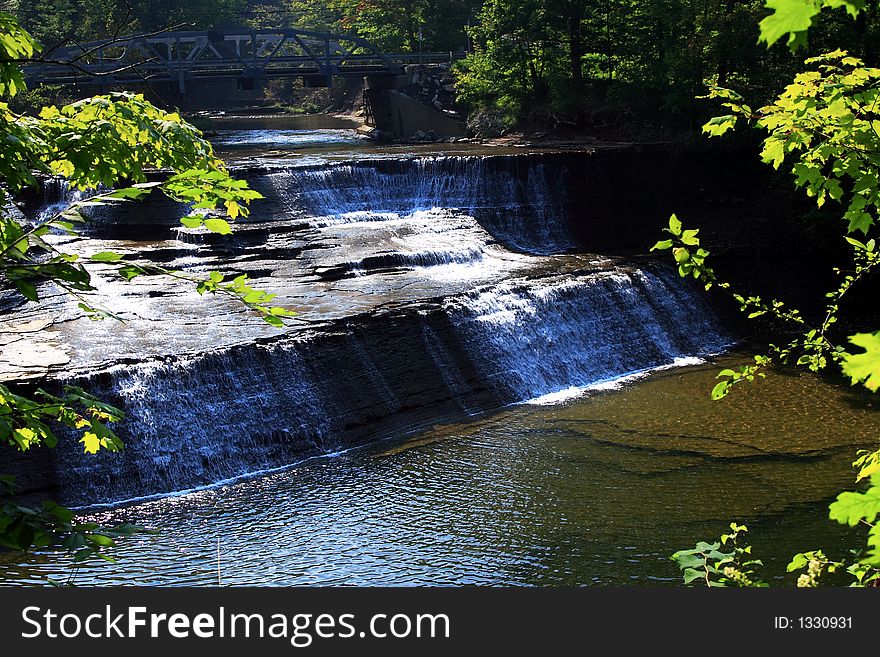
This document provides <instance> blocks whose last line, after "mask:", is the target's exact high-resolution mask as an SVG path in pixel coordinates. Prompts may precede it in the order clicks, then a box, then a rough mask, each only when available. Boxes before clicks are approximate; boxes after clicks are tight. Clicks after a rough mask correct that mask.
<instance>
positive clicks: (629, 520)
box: [0, 359, 880, 585]
mask: <svg viewBox="0 0 880 657" xmlns="http://www.w3.org/2000/svg"><path fill="white" fill-rule="evenodd" d="M733 362H735V361H732V360H729V359H725V361H724V362H723V363H720V364H716V365H703V366H696V367H692V368H688V369H678V370H669V371H664V372H658V373H655V374H653V375H651V376H650V377H648V378H647V379H644V380H642V381H638V382H636V383H634V384H633V385H631V386H628V387H625V388H623V389H622V390H613V391H604V392H594V393H591V395H590V396H586V397H581V398H579V399H576V400H571V401H569V402H568V403H565V404H559V405H554V406H533V405H523V406H518V407H514V408H511V409H508V410H507V411H505V412H503V413H501V414H496V415H493V416H492V417H488V418H482V419H478V420H475V421H473V422H471V423H468V424H459V425H453V426H444V427H437V428H435V429H434V430H433V431H431V432H429V433H426V434H423V435H421V436H419V437H418V438H417V439H415V440H413V441H410V442H407V443H404V444H399V445H395V446H390V447H389V445H388V443H386V444H385V445H384V446H379V447H375V448H373V449H372V450H367V451H360V452H350V453H348V454H344V455H342V456H338V457H335V458H330V459H320V460H315V461H311V462H308V463H306V464H303V465H301V466H298V467H295V468H292V469H290V470H287V471H284V472H279V473H274V474H270V475H266V476H263V477H259V478H254V479H251V480H249V481H244V482H240V483H237V484H234V485H229V486H224V487H221V488H217V489H213V490H207V491H200V492H196V493H192V494H189V495H184V496H181V497H176V498H169V499H163V500H156V501H152V502H148V503H143V504H140V505H136V506H131V507H128V508H125V509H118V510H115V511H112V512H108V513H105V514H102V515H101V516H99V517H100V518H101V519H102V520H104V521H113V520H126V521H131V522H137V523H143V524H146V525H148V526H150V527H153V528H156V529H158V530H159V531H160V532H161V533H160V534H159V535H158V536H142V537H137V538H134V539H131V540H126V541H125V542H124V544H123V546H122V547H121V548H120V549H119V550H118V553H117V555H118V557H119V558H120V560H121V563H120V564H119V565H116V566H111V565H106V564H87V565H84V566H83V567H82V568H81V569H80V571H79V572H78V574H77V576H76V580H75V581H76V582H77V583H78V584H83V585H84V584H151V585H211V584H214V583H216V581H217V579H216V578H217V557H216V554H217V542H218V540H219V542H220V553H221V563H220V566H221V571H222V577H223V582H224V584H240V585H244V584H275V585H307V584H323V585H331V584H346V585H367V584H369V585H407V584H409V585H411V584H433V585H452V584H454V585H459V584H495V585H498V584H513V585H650V584H656V583H677V582H678V581H679V579H678V573H677V570H676V567H675V565H674V564H673V563H672V562H671V561H670V560H669V558H668V555H669V554H670V553H671V552H673V551H674V550H676V549H678V548H681V547H687V546H690V545H693V543H694V542H696V541H697V540H699V539H710V538H713V537H716V536H717V535H718V534H720V533H721V532H722V531H723V530H724V529H725V528H726V526H727V523H728V522H729V521H731V520H737V521H740V522H744V523H746V524H747V525H749V527H750V529H751V534H752V536H751V538H752V541H753V542H754V544H755V549H756V552H758V553H759V556H760V557H761V558H763V559H764V560H765V562H766V563H767V564H768V567H767V572H768V576H770V577H781V576H782V574H783V573H784V566H785V563H787V559H788V557H790V555H791V554H793V553H794V552H797V551H801V550H805V549H813V548H815V547H817V546H823V547H825V548H826V549H830V550H831V551H834V550H838V551H842V549H843V548H844V546H845V537H846V535H847V530H844V529H840V528H838V527H837V526H836V525H835V524H834V523H831V522H830V521H828V520H826V519H825V517H826V513H825V510H824V507H825V505H826V504H827V502H828V500H829V499H831V498H833V496H834V495H835V493H836V492H838V491H839V490H841V489H843V488H846V487H849V486H850V485H851V481H852V474H851V471H850V468H849V462H850V461H851V460H852V456H853V454H854V453H855V451H856V449H857V448H858V447H859V446H865V445H870V444H871V443H872V442H873V441H875V440H876V437H877V435H878V430H880V424H878V421H877V416H876V412H875V411H874V409H872V408H871V407H870V403H871V400H870V399H868V398H863V397H861V396H859V393H858V391H851V390H849V389H845V388H835V387H829V386H828V385H826V384H825V383H823V382H821V381H819V380H818V379H816V378H815V377H812V376H807V375H802V376H787V375H782V374H778V375H774V376H772V377H771V378H769V379H768V380H766V381H763V382H761V383H759V384H756V385H753V386H742V387H740V389H738V390H737V391H736V394H734V395H733V396H732V397H731V398H729V399H727V400H725V401H723V402H716V403H713V402H710V401H709V400H708V399H707V396H708V391H709V390H710V389H711V386H712V383H713V380H714V375H715V373H716V372H717V369H718V367H719V366H729V365H731V364H733ZM0 572H2V573H3V574H4V576H5V577H6V583H19V582H36V581H42V580H43V579H44V578H45V577H46V576H54V577H62V576H64V575H65V574H66V573H67V572H68V571H66V570H63V569H59V567H58V566H57V565H54V564H49V563H45V564H40V563H30V564H14V563H5V564H3V565H2V566H0Z"/></svg>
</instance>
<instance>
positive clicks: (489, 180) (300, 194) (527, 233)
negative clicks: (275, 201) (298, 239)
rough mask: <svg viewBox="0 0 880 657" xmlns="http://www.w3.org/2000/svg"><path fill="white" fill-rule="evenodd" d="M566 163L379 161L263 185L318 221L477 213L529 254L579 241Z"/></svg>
mask: <svg viewBox="0 0 880 657" xmlns="http://www.w3.org/2000/svg"><path fill="white" fill-rule="evenodd" d="M566 177H567V174H566V170H565V168H564V167H561V166H558V165H556V164H555V163H554V165H548V164H546V163H545V162H544V161H543V160H542V158H538V157H534V156H526V155H524V156H507V157H504V158H497V157H490V156H484V157H460V156H440V157H428V158H411V159H404V160H399V159H373V160H366V159H365V160H359V161H356V162H350V163H342V164H335V165H329V166H327V165H325V166H322V167H319V168H315V167H303V168H299V169H290V168H286V169H283V170H279V171H270V173H269V175H268V176H267V177H266V180H265V181H262V182H261V183H260V184H259V186H260V187H261V189H262V190H264V192H265V193H268V194H269V195H270V196H274V197H277V198H279V199H281V200H282V203H283V205H284V206H286V207H288V208H289V209H290V211H292V212H295V213H297V214H300V215H301V216H304V217H308V218H309V221H310V223H312V224H313V225H318V226H327V225H334V224H339V223H345V222H370V221H388V220H394V219H399V218H401V217H409V216H411V215H413V214H414V213H416V212H418V211H425V210H431V209H435V208H443V209H446V210H455V211H458V212H460V213H463V214H466V215H469V216H472V217H474V218H476V220H477V221H478V222H480V224H481V225H482V226H483V227H484V228H485V229H486V230H487V231H488V232H489V233H491V234H492V235H493V236H494V237H495V238H496V239H498V240H499V241H500V242H502V243H504V244H505V245H507V246H509V247H511V248H514V249H517V250H520V251H524V252H527V253H538V254H546V253H558V252H561V251H566V250H570V249H572V248H574V247H575V244H574V242H573V240H572V238H571V235H570V234H569V231H568V228H567V226H566V220H565V215H566V210H565V204H566V202H567V179H566Z"/></svg>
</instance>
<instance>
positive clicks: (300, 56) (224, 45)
mask: <svg viewBox="0 0 880 657" xmlns="http://www.w3.org/2000/svg"><path fill="white" fill-rule="evenodd" d="M452 58H453V55H452V53H423V54H396V55H386V54H384V53H382V52H380V51H379V49H378V48H376V46H374V45H373V44H372V43H370V42H369V41H366V40H365V39H361V38H359V37H353V36H348V35H340V34H330V33H324V32H312V31H307V30H292V29H285V30H251V31H235V30H226V31H211V32H191V31H187V32H163V33H161V34H157V35H152V36H150V35H141V36H132V37H125V38H120V39H112V40H107V41H97V42H93V43H86V44H81V45H77V46H73V47H67V48H63V49H58V50H55V51H53V52H51V53H49V54H48V56H47V57H46V59H45V61H43V62H40V63H36V64H33V65H31V66H28V67H26V68H25V76H26V78H27V79H28V81H29V82H30V83H31V84H43V83H49V84H80V85H82V84H92V85H94V84H98V85H125V84H131V83H138V82H144V81H148V82H176V83H177V84H178V87H179V91H180V93H181V94H183V93H185V92H186V84H187V82H188V81H191V80H196V79H228V78H252V79H273V78H291V77H304V78H326V79H329V78H331V77H336V76H342V77H362V76H383V75H397V74H400V73H402V72H403V66H404V65H405V64H408V63H428V62H437V61H450V60H451V59H452Z"/></svg>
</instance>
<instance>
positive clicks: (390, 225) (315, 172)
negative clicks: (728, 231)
mask: <svg viewBox="0 0 880 657" xmlns="http://www.w3.org/2000/svg"><path fill="white" fill-rule="evenodd" d="M568 166H569V160H567V159H566V158H562V157H555V156H548V155H542V154H525V155H505V156H478V157H457V156H437V157H422V158H406V159H391V158H386V159H379V158H374V159H363V160H357V161H352V162H347V163H341V164H339V163H327V164H325V165H323V166H321V167H315V166H311V165H309V166H291V165H290V164H279V162H278V161H271V162H268V163H266V164H265V165H261V167H260V168H259V169H257V170H255V172H252V173H251V174H250V177H251V183H252V185H253V186H254V187H255V188H257V189H259V190H260V191H262V192H263V193H264V195H265V196H266V197H267V198H266V199H265V201H263V202H258V203H256V204H255V205H254V208H253V213H252V215H251V217H250V218H249V219H248V220H247V221H246V222H242V223H241V224H239V225H238V226H237V227H236V231H235V232H234V233H233V235H232V236H230V237H229V238H226V239H225V240H224V241H222V242H221V241H219V240H218V239H215V238H216V236H210V235H208V236H204V237H203V236H197V237H199V239H195V238H193V239H189V237H188V236H187V235H181V234H177V233H171V232H170V227H171V226H173V225H174V222H175V220H176V217H177V216H179V208H176V209H173V208H172V210H173V211H172V212H167V213H165V214H167V216H165V214H162V213H161V212H157V214H158V215H159V217H160V222H161V221H165V222H166V226H167V227H168V228H169V231H168V232H169V237H166V238H165V241H162V240H159V241H157V240H156V237H155V234H154V233H152V232H149V231H141V232H135V233H134V235H135V236H134V237H131V236H129V241H128V242H125V247H124V248H126V249H128V252H129V253H130V254H131V256H130V257H134V258H145V259H147V260H149V259H150V258H155V259H156V261H158V262H162V263H163V264H165V265H167V266H170V267H173V268H176V269H186V270H188V271H191V272H193V273H198V272H199V271H207V270H208V269H219V270H221V271H223V272H224V273H230V272H234V273H235V274H238V273H240V272H245V273H249V275H251V276H252V277H253V278H254V281H255V285H256V286H257V287H267V288H269V289H271V290H273V291H275V292H278V294H279V295H280V296H279V298H278V299H277V301H275V302H273V303H276V302H277V303H279V304H284V305H288V306H293V307H295V308H296V309H297V310H298V311H299V312H300V313H301V317H302V318H303V319H302V320H301V321H300V322H299V323H297V324H293V325H291V326H289V327H287V328H286V329H285V330H284V331H281V332H277V331H275V330H274V329H270V328H268V327H267V326H266V325H265V324H263V323H261V322H260V321H259V320H258V319H254V318H249V317H248V316H247V315H245V314H243V313H242V311H241V308H240V306H237V305H235V304H234V303H231V302H229V303H226V305H222V303H223V302H222V300H221V301H214V300H213V298H209V297H205V298H198V297H197V295H195V294H194V293H193V292H192V290H188V292H179V291H178V289H180V288H174V289H169V288H168V287H165V286H161V285H159V284H157V283H154V282H153V281H152V279H151V278H150V277H139V278H138V279H136V280H135V281H134V282H133V283H130V284H129V283H127V284H125V285H126V286H127V287H126V288H125V290H126V291H127V290H134V291H133V292H130V293H129V292H125V294H131V296H132V298H136V297H138V295H140V296H139V298H143V297H146V298H149V300H150V301H149V304H143V303H141V304H138V303H132V304H131V305H130V306H127V307H124V308H123V315H124V316H125V319H126V323H125V324H124V325H117V324H115V323H112V322H102V323H99V324H100V325H101V326H93V325H92V324H94V323H89V322H87V321H85V322H84V321H80V322H79V323H76V322H74V321H70V322H67V323H65V325H64V326H63V327H62V332H63V336H62V337H63V339H64V340H66V341H67V342H68V343H69V344H70V345H71V349H70V352H71V353H72V354H73V355H72V358H73V363H72V364H73V365H74V366H75V367H73V368H72V369H73V370H75V371H76V372H77V375H76V377H75V378H76V382H77V383H78V384H79V385H82V386H84V387H86V388H87V389H89V390H90V391H92V392H94V393H95V394H96V395H98V396H99V397H101V398H106V399H107V400H108V401H110V402H111V403H113V402H115V403H117V404H118V405H120V406H121V407H122V408H123V409H124V410H125V412H126V414H127V420H126V422H125V423H124V424H123V425H121V426H120V427H118V429H119V432H120V434H121V435H122V436H123V437H124V439H125V441H126V444H127V448H126V450H125V451H124V452H123V453H120V454H104V453H101V454H98V455H95V456H91V455H89V456H86V455H83V454H82V453H81V446H79V445H77V444H76V443H75V442H73V441H66V442H65V445H66V446H61V447H60V448H59V450H58V452H57V460H58V463H59V465H58V467H57V474H56V479H57V481H56V483H57V484H58V485H59V487H60V490H61V496H62V498H63V499H64V500H65V501H67V502H68V503H71V504H76V505H88V504H95V503H111V502H114V501H118V500H123V499H131V498H137V497H142V496H149V495H154V494H163V493H169V492H173V491H180V490H186V489H190V488H193V487H198V486H205V485H210V484H213V483H216V482H219V481H226V480H229V479H234V478H236V477H241V476H244V475H247V474H248V473H253V472H260V471H265V470H267V469H272V468H277V467H282V466H285V465H288V464H291V463H295V462H297V461H299V460H302V459H303V458H305V457H308V456H312V455H317V454H327V453H335V452H338V451H341V450H344V449H347V448H349V447H352V446H356V445H362V444H365V443H367V442H371V441H375V440H377V439H381V438H384V437H388V436H402V435H405V434H407V433H408V432H412V431H416V430H418V429H420V428H424V427H427V426H431V425H432V424H434V423H437V422H439V421H454V420H455V419H456V418H460V417H462V416H472V415H476V414H479V413H481V412H483V411H487V410H492V409H497V408H498V407H500V406H504V405H509V404H513V403H519V402H524V401H528V400H531V399H534V398H540V397H543V396H546V395H551V394H555V393H558V392H559V391H561V390H565V389H569V388H577V389H583V388H587V387H590V386H591V385H594V384H596V383H600V382H603V381H608V380H613V379H616V378H619V377H623V376H626V375H629V374H631V373H633V372H639V371H644V370H647V369H651V368H656V367H660V366H664V365H668V364H670V363H673V362H675V361H676V359H679V358H682V357H687V356H696V355H701V354H706V353H713V352H717V351H719V350H721V349H722V348H723V347H724V345H725V344H726V343H727V339H726V338H725V336H724V335H723V334H722V333H721V332H720V330H719V329H718V327H717V326H716V324H715V322H714V321H713V319H712V313H711V311H710V310H709V308H708V307H707V306H706V305H705V304H704V302H703V301H702V300H701V298H700V296H699V295H698V294H696V293H695V291H693V290H691V289H689V288H687V287H684V286H682V285H681V284H680V282H679V280H678V279H677V277H675V276H674V274H672V273H670V272H667V271H666V270H664V269H662V268H656V267H653V266H651V267H650V268H640V267H638V266H636V265H634V264H632V263H629V264H626V263H620V264H615V263H614V262H612V261H610V260H608V259H607V258H601V257H596V256H590V255H586V254H581V255H577V254H572V253H571V251H572V250H573V249H574V248H575V247H576V246H577V240H576V239H575V238H574V237H573V235H574V234H575V232H574V231H572V230H571V228H572V226H573V225H574V224H575V223H577V222H580V224H584V223H588V222H589V217H588V212H587V211H585V210H584V209H583V208H572V207H570V204H569V203H568V196H567V193H568V192H567V186H568V185H569V183H570V181H569V178H570V173H569V170H568V168H567V167H568ZM56 195H57V196H58V198H57V199H53V198H50V199H47V200H49V201H51V202H54V201H58V202H62V201H64V200H68V201H69V200H71V198H72V197H70V196H69V195H68V194H67V192H64V191H63V190H59V191H58V194H56ZM261 203H262V204H261ZM159 207H160V208H162V207H163V206H159ZM126 217H128V219H127V220H131V213H129V214H128V215H126ZM133 221H134V222H135V223H134V224H129V223H125V221H123V222H121V223H118V222H117V223H118V225H117V226H116V227H115V228H114V230H115V231H116V232H115V233H114V235H116V234H118V233H119V232H120V231H122V232H124V231H125V230H127V229H128V228H129V227H130V226H131V225H139V224H137V222H138V221H142V220H140V219H138V218H137V217H134V219H133ZM120 226H122V227H121V228H120ZM583 232H584V231H581V234H583ZM175 238H176V239H175ZM138 239H142V240H144V241H145V246H143V247H140V246H138V243H137V240H138ZM182 239H187V241H188V244H187V245H186V248H182V245H181V243H180V240H182ZM117 247H118V244H117V243H114V244H112V245H108V246H107V248H108V249H115V248H117ZM581 250H583V249H581ZM547 254H555V255H547ZM160 258H166V259H165V260H161V259H160ZM355 273H357V274H358V275H357V276H354V274H355ZM260 277H263V278H260ZM96 281H97V283H98V284H99V287H100V286H102V285H110V284H111V283H110V282H105V281H103V279H101V278H100V277H98V278H96ZM115 285H117V286H118V285H122V283H118V282H117V283H115ZM137 286H141V287H140V288H139V289H138V288H137ZM99 292H100V290H99ZM119 294H120V293H119V292H108V293H107V298H108V299H113V298H114V296H115V297H116V298H119ZM186 294H189V295H190V296H186ZM211 304H214V305H211ZM163 309H166V310H165V311H163ZM187 313H189V314H187ZM72 315H73V313H72V312H68V316H72ZM178 318H179V319H178ZM251 319H254V321H253V322H251V321H250V320H251ZM176 322H177V323H176ZM194 326H198V327H204V329H202V328H200V329H199V330H198V331H195V332H194V331H193V327H194ZM169 344H170V346H171V349H170V350H169V351H168V352H157V351H155V349H156V348H157V346H163V347H164V346H165V345H169ZM96 345H100V348H99V349H98V348H96ZM106 353H110V354H114V353H116V354H119V357H120V358H123V357H124V358H125V361H126V362H125V364H122V363H118V364H116V365H112V366H111V365H108V364H106V361H101V360H100V359H101V358H103V357H104V355H105V354H106ZM139 358H142V359H143V362H140V363H138V362H136V361H137V360H138V359H139ZM95 359H98V362H102V363H103V364H102V366H101V367H98V368H95V367H94V362H95ZM133 360H134V361H135V362H134V364H132V361H133ZM90 368H91V369H90Z"/></svg>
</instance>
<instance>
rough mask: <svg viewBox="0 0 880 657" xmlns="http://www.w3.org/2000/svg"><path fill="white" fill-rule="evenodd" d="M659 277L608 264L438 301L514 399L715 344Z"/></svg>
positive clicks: (696, 302) (704, 314)
mask: <svg viewBox="0 0 880 657" xmlns="http://www.w3.org/2000/svg"><path fill="white" fill-rule="evenodd" d="M668 276H669V275H668V273H667V274H663V273H655V272H651V271H647V270H634V271H626V270H612V271H609V272H603V273H601V274H596V275H593V276H590V277H588V278H585V279H573V280H572V279H569V280H562V281H550V282H549V283H547V284H543V285H542V284H537V285H536V284H534V283H528V284H522V283H515V284H502V285H499V286H493V287H491V288H488V289H479V290H475V291H473V292H471V293H469V294H467V295H465V296H464V297H462V298H459V299H454V300H451V301H449V302H447V308H448V311H449V312H450V313H451V314H452V315H453V317H454V324H455V328H456V330H457V331H459V333H460V334H461V337H462V341H463V343H464V344H465V346H466V349H467V350H468V352H469V354H470V355H471V357H472V358H473V359H474V361H475V362H476V363H477V366H478V368H479V369H480V371H481V372H482V374H483V376H484V377H485V379H486V380H487V381H490V382H491V384H492V385H493V386H494V387H495V388H496V389H497V390H498V392H499V394H500V395H501V396H502V397H503V398H506V399H509V400H510V401H512V402H521V401H526V400H529V399H533V398H536V397H542V396H545V395H548V394H552V393H556V392H559V391H561V390H564V389H567V388H571V387H575V388H585V387H588V386H590V385H593V384H596V383H599V382H603V381H609V380H613V379H615V378H619V377H622V376H625V375H627V374H631V373H633V372H637V371H641V370H646V369H650V368H654V367H658V366H661V365H666V364H669V363H671V362H673V361H674V360H675V359H677V358H681V357H685V356H692V355H694V354H706V353H711V352H717V351H720V350H721V349H722V348H723V347H724V346H726V345H727V343H728V342H729V339H727V338H726V337H725V336H724V335H723V334H722V333H721V331H720V329H719V328H718V326H717V325H716V324H715V322H714V321H713V319H712V317H713V315H712V313H711V311H710V310H709V308H708V307H707V306H706V305H705V303H704V302H703V301H702V299H701V298H700V297H698V296H696V295H695V294H694V293H693V292H692V291H690V290H688V289H686V288H684V286H683V285H682V284H681V282H679V281H677V280H676V281H667V280H665V279H666V278H667V277H668Z"/></svg>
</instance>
